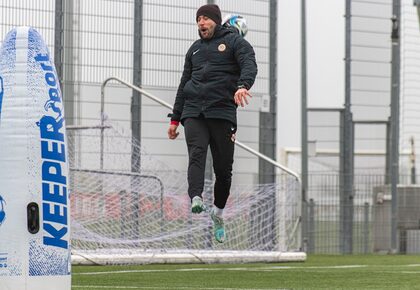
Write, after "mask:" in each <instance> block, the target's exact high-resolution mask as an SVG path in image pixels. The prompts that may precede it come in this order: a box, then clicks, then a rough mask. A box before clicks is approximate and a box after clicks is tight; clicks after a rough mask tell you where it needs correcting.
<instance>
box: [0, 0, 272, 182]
mask: <svg viewBox="0 0 420 290" xmlns="http://www.w3.org/2000/svg"><path fill="white" fill-rule="evenodd" d="M207 2H208V3H216V4H218V5H219V6H220V8H221V10H222V16H224V15H226V14H228V13H238V14H241V15H243V16H244V17H245V18H246V20H247V22H248V26H249V32H248V35H247V40H248V41H249V42H250V43H251V44H252V45H253V46H254V49H255V51H256V57H257V63H258V68H259V73H258V77H257V81H256V82H255V86H254V87H253V89H252V91H253V99H252V101H251V104H250V105H249V106H248V107H247V108H245V109H241V110H239V114H238V127H239V130H238V134H237V135H238V139H239V140H241V141H242V142H244V143H245V144H247V145H249V146H251V147H252V148H254V149H256V150H259V151H261V152H262V153H264V154H266V155H268V156H270V157H271V158H275V155H276V154H275V151H276V149H275V148H276V146H275V137H273V136H275V130H276V124H275V114H276V106H275V98H276V96H275V92H276V89H275V82H274V81H273V80H275V67H276V59H275V57H273V53H272V52H271V51H272V50H275V46H276V41H274V40H273V36H275V35H276V34H275V33H273V34H270V33H269V31H270V29H273V27H275V26H274V25H275V23H274V22H273V19H274V20H275V19H276V12H275V11H276V9H272V8H273V7H276V6H275V5H276V1H270V0H246V1H241V2H235V1H222V0H221V1H205V0H182V1H170V0H153V1H147V0H119V1H114V0H93V1H82V0H40V1H35V2H33V1H32V2H27V1H12V0H4V1H1V2H0V9H1V19H2V21H1V23H0V32H1V33H2V35H5V34H6V33H7V32H8V31H9V30H10V29H11V28H12V27H14V26H19V25H27V26H33V27H35V28H36V29H38V30H39V31H40V33H41V35H43V36H44V38H45V40H46V42H47V45H48V46H49V48H50V49H51V54H54V53H56V58H55V62H56V67H57V71H58V74H59V76H60V78H61V83H62V85H63V96H64V100H65V110H66V121H67V125H79V126H80V125H83V126H86V125H98V124H99V123H100V120H101V116H100V85H101V83H102V82H103V81H104V80H105V79H106V78H108V77H110V76H116V77H119V78H121V79H124V80H126V81H128V82H131V83H134V84H135V85H137V86H141V87H142V88H144V89H146V90H147V91H149V92H151V93H152V94H154V95H156V96H159V97H160V98H162V99H163V100H165V101H167V102H168V103H173V101H174V98H175V95H176V90H177V86H178V84H179V80H180V77H181V73H182V69H183V64H184V58H185V54H186V52H187V50H188V48H189V46H190V45H191V44H192V43H193V42H194V41H195V40H196V39H197V38H198V33H197V28H196V24H195V12H196V10H197V8H198V7H199V6H201V5H203V4H206V3H207ZM270 13H271V14H272V17H270ZM270 26H271V28H270ZM270 53H271V54H270ZM274 55H275V54H274ZM273 72H274V74H273ZM270 77H271V79H270ZM270 95H271V96H272V97H271V98H270V97H268V100H270V99H271V101H270V102H271V106H270V107H269V108H268V112H267V111H264V112H263V111H261V104H262V98H263V96H264V98H266V97H267V96H270ZM265 109H267V108H265ZM105 113H106V118H107V119H108V120H111V121H113V122H117V123H118V125H119V126H120V127H121V128H123V129H125V130H127V131H130V130H131V131H132V133H133V137H135V138H136V139H141V140H142V144H143V146H144V147H145V148H147V150H148V151H149V153H150V154H153V155H154V156H156V157H157V158H160V159H163V160H165V161H166V162H167V163H168V164H169V165H170V166H172V167H174V168H176V169H178V170H181V171H185V170H186V156H187V152H186V146H185V140H184V138H183V136H182V135H183V134H181V136H180V137H179V138H178V139H177V140H174V141H172V142H169V141H168V139H167V137H166V130H167V126H168V123H169V120H168V118H167V114H168V113H169V111H168V110H167V109H166V108H163V107H161V106H159V105H157V104H155V103H153V102H151V101H148V100H143V99H142V98H140V95H139V94H138V93H136V92H134V91H132V90H131V89H128V88H125V87H123V86H119V85H117V84H114V86H113V87H111V88H110V89H109V93H108V94H107V96H106V108H105ZM261 128H262V129H261ZM266 131H267V132H268V133H267V132H266ZM273 138H274V139H273ZM75 146H82V144H81V143H79V144H75ZM121 152H124V153H125V154H127V155H130V154H131V148H121V151H120V152H115V153H116V154H121ZM74 162H77V163H78V164H80V165H81V164H82V163H83V162H84V161H83V160H74ZM263 164H264V162H263ZM260 166H261V165H260V164H259V161H258V159H257V158H255V157H254V156H250V155H249V153H247V152H246V151H243V150H242V149H239V150H237V152H236V158H235V164H234V170H235V172H236V174H235V179H234V182H235V183H237V184H239V183H249V182H252V183H259V181H260V180H261V178H263V176H266V177H268V179H266V182H273V181H274V174H275V173H274V168H273V167H272V166H271V165H265V164H264V167H263V168H262V169H261V170H260ZM260 173H261V174H260ZM210 177H211V176H210Z"/></svg>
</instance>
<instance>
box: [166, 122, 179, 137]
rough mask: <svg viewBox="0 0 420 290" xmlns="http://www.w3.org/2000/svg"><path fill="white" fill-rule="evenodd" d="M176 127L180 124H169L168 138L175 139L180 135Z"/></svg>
mask: <svg viewBox="0 0 420 290" xmlns="http://www.w3.org/2000/svg"><path fill="white" fill-rule="evenodd" d="M176 129H178V125H172V124H171V125H169V129H168V138H169V139H175V138H176V137H178V135H179V132H177V131H176Z"/></svg>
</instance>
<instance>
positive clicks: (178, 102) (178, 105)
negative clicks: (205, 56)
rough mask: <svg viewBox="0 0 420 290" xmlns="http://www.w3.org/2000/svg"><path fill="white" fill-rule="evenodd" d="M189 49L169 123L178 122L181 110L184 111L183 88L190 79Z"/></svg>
mask: <svg viewBox="0 0 420 290" xmlns="http://www.w3.org/2000/svg"><path fill="white" fill-rule="evenodd" d="M191 71H192V64H191V49H189V50H188V52H187V54H186V55H185V63H184V71H183V72H182V77H181V81H180V83H179V86H178V91H177V92H176V98H175V104H174V108H173V110H172V115H171V121H178V122H179V121H180V120H181V115H182V110H183V109H184V103H185V97H184V86H185V84H186V83H187V82H188V81H189V80H190V79H191Z"/></svg>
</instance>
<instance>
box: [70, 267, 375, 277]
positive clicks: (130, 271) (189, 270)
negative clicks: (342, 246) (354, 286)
mask: <svg viewBox="0 0 420 290" xmlns="http://www.w3.org/2000/svg"><path fill="white" fill-rule="evenodd" d="M363 267H368V266H367V265H342V266H308V267H304V266H273V267H260V268H246V267H241V268H238V267H236V268H185V269H154V270H122V271H103V272H82V273H73V275H108V274H126V273H158V272H195V271H251V272H258V271H270V270H293V269H352V268H363Z"/></svg>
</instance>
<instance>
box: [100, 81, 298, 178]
mask: <svg viewBox="0 0 420 290" xmlns="http://www.w3.org/2000/svg"><path fill="white" fill-rule="evenodd" d="M111 80H114V81H117V82H119V83H121V84H123V85H125V86H127V87H129V88H131V89H133V90H135V91H137V92H139V93H141V94H142V95H144V96H146V97H148V98H149V99H151V100H153V101H155V102H157V103H159V104H161V105H162V106H164V107H166V108H168V109H169V110H171V111H172V109H173V107H172V105H170V104H169V103H167V102H165V101H163V100H161V99H159V98H158V97H156V96H154V95H152V94H151V93H149V92H147V91H145V90H143V89H141V88H139V87H137V86H135V85H133V84H130V83H128V82H126V81H124V80H122V79H120V78H117V77H109V78H107V79H106V80H105V81H104V82H103V83H102V85H101V144H100V146H101V161H100V162H101V163H100V164H101V169H103V150H104V149H103V142H104V140H103V138H104V134H103V133H104V128H105V127H104V125H105V124H104V123H105V120H104V113H105V86H106V84H107V83H108V82H109V81H111ZM235 144H236V145H237V146H239V147H240V148H242V149H244V150H245V151H248V152H249V153H251V154H253V155H255V156H257V157H258V158H261V159H263V160H265V161H266V162H268V163H270V164H271V165H273V166H275V167H277V168H279V169H280V170H282V171H284V172H286V173H288V174H290V175H292V176H293V177H295V178H296V180H297V181H298V183H299V185H300V184H301V180H300V177H299V175H298V174H297V173H296V172H294V171H292V170H291V169H289V168H287V167H285V166H283V165H281V164H280V163H278V162H276V161H275V160H273V159H271V158H270V157H268V156H266V155H264V154H261V153H260V152H258V151H256V150H254V149H252V148H251V147H248V146H247V145H245V144H243V143H241V142H239V141H238V140H235Z"/></svg>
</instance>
